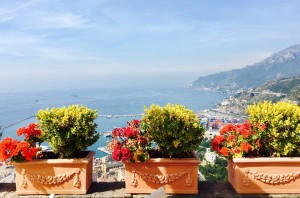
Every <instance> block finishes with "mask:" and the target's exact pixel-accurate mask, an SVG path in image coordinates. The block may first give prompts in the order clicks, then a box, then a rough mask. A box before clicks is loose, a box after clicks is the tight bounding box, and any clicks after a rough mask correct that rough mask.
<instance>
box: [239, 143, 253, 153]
mask: <svg viewBox="0 0 300 198" xmlns="http://www.w3.org/2000/svg"><path fill="white" fill-rule="evenodd" d="M240 149H241V150H242V151H244V152H248V151H251V150H252V146H251V145H250V144H249V143H248V142H242V143H241V146H240Z"/></svg>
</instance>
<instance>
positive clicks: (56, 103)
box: [0, 88, 227, 157]
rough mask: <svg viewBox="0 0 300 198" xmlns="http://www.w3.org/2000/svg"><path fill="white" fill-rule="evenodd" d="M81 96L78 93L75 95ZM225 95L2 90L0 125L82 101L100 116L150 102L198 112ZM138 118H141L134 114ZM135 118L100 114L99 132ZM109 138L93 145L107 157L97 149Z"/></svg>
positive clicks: (138, 109)
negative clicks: (175, 104) (11, 91)
mask: <svg viewBox="0 0 300 198" xmlns="http://www.w3.org/2000/svg"><path fill="white" fill-rule="evenodd" d="M74 95H78V96H74ZM226 97H227V95H226V94H222V93H216V92H208V91H199V90H193V89H189V88H110V89H109V88H101V89H86V90H65V91H40V92H14V93H0V126H2V127H5V126H7V125H9V124H11V123H13V122H15V121H18V120H21V119H24V118H26V117H30V116H34V115H35V114H36V112H37V111H38V110H39V109H45V108H52V107H61V106H67V105H70V104H82V105H85V106H87V107H89V108H92V109H97V110H98V113H99V114H101V115H124V114H126V115H127V114H142V113H143V111H144V106H147V107H149V106H150V105H151V104H153V103H155V104H159V105H166V104H167V103H177V104H182V105H185V106H186V107H188V108H190V109H192V110H194V111H199V110H203V109H208V108H211V107H212V106H213V105H214V104H215V103H219V102H221V101H222V100H223V99H225V98H226ZM135 118H136V119H139V118H140V117H135ZM131 119H133V117H119V118H113V119H107V118H104V117H99V118H98V119H97V120H96V122H97V124H98V128H97V131H98V132H102V131H111V130H112V129H113V128H115V127H122V126H125V125H126V122H127V121H129V120H131ZM30 122H36V119H35V118H32V119H28V120H26V121H23V122H21V123H19V124H16V125H14V126H11V127H8V128H6V129H5V130H4V133H3V136H2V137H5V136H10V137H14V138H17V137H16V133H15V132H16V130H17V129H18V128H19V127H23V126H26V125H27V124H28V123H30ZM107 141H109V138H104V137H101V138H100V139H99V140H98V142H97V143H95V144H94V145H93V146H91V147H90V149H92V150H95V151H96V157H103V156H105V154H104V153H102V152H101V151H98V150H97V148H98V147H100V146H104V145H106V144H107Z"/></svg>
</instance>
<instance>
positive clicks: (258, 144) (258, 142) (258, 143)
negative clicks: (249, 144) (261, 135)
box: [255, 139, 261, 147]
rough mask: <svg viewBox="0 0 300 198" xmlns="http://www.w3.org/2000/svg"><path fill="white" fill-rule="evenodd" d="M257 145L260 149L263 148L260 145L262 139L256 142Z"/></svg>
mask: <svg viewBox="0 0 300 198" xmlns="http://www.w3.org/2000/svg"><path fill="white" fill-rule="evenodd" d="M255 144H256V145H257V146H258V147H260V146H261V144H260V139H258V140H257V141H256V142H255Z"/></svg>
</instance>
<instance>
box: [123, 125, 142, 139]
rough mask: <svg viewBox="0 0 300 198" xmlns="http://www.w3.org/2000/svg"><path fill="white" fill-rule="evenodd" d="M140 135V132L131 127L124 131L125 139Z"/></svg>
mask: <svg viewBox="0 0 300 198" xmlns="http://www.w3.org/2000/svg"><path fill="white" fill-rule="evenodd" d="M139 134H140V132H139V131H138V130H137V129H135V128H132V127H130V126H129V127H126V128H125V129H124V136H126V137H129V138H131V137H135V136H137V135H139Z"/></svg>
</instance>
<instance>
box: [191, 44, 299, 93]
mask: <svg viewBox="0 0 300 198" xmlns="http://www.w3.org/2000/svg"><path fill="white" fill-rule="evenodd" d="M298 75H300V44H296V45H292V46H290V47H288V48H286V49H284V50H281V51H279V52H277V53H273V54H272V55H271V56H270V57H267V58H266V59H264V60H262V61H260V62H258V63H255V64H253V65H248V66H246V67H244V68H240V69H233V70H230V71H223V72H219V73H216V74H210V75H207V76H203V77H199V78H198V79H197V80H195V81H194V82H193V83H192V87H193V88H198V89H210V90H215V91H224V92H231V91H237V90H239V89H248V88H250V87H254V88H255V87H259V86H262V85H263V84H264V83H266V82H267V81H270V80H276V79H281V78H289V77H293V76H298Z"/></svg>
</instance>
